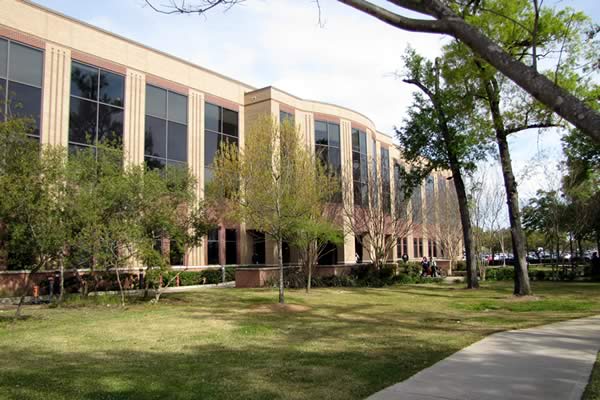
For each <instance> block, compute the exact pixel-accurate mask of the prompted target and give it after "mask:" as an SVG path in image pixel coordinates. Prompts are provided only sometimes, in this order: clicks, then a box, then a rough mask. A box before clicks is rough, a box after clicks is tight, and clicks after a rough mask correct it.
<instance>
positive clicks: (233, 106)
mask: <svg viewBox="0 0 600 400" xmlns="http://www.w3.org/2000/svg"><path fill="white" fill-rule="evenodd" d="M204 101H206V102H208V103H212V104H215V105H217V106H221V107H224V108H227V109H229V110H233V111H239V110H240V105H239V104H237V103H234V102H233V101H229V100H226V99H224V98H222V97H219V96H215V95H212V94H208V93H206V95H205V96H204Z"/></svg>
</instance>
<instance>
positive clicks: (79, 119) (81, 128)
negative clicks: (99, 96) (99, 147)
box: [69, 97, 97, 144]
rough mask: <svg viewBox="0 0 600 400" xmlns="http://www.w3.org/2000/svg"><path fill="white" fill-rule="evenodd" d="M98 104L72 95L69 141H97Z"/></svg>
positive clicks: (90, 142)
mask: <svg viewBox="0 0 600 400" xmlns="http://www.w3.org/2000/svg"><path fill="white" fill-rule="evenodd" d="M96 118H97V104H96V103H94V102H91V101H86V100H82V99H77V98H74V97H71V109H70V113H69V141H71V142H77V143H87V144H92V143H95V139H96Z"/></svg>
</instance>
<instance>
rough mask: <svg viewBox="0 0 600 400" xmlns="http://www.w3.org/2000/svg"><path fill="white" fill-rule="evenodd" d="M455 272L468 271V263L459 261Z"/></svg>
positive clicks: (455, 265) (455, 266) (455, 264)
mask: <svg viewBox="0 0 600 400" xmlns="http://www.w3.org/2000/svg"><path fill="white" fill-rule="evenodd" d="M454 270H455V271H466V270H467V262H466V261H462V260H461V261H457V262H455V263H454Z"/></svg>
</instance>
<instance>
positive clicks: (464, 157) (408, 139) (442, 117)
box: [396, 50, 489, 288]
mask: <svg viewBox="0 0 600 400" xmlns="http://www.w3.org/2000/svg"><path fill="white" fill-rule="evenodd" d="M404 63H405V68H406V74H405V77H404V79H403V81H404V82H405V83H408V84H411V85H413V86H415V87H417V88H418V89H419V92H416V93H414V94H413V104H412V106H411V108H410V109H409V112H408V117H407V118H406V120H405V121H404V125H403V126H402V127H401V128H400V129H397V130H396V133H397V137H398V140H399V142H400V147H399V149H400V151H401V153H402V156H403V158H404V159H405V160H406V161H407V162H408V163H409V164H410V166H411V169H410V170H409V171H407V174H406V179H407V181H409V182H413V184H411V185H408V188H411V187H415V186H416V184H418V183H420V182H421V181H422V180H423V179H425V178H426V177H427V176H429V175H430V174H431V173H432V171H434V170H436V169H447V170H450V171H451V173H452V182H453V183H454V188H455V190H456V195H457V199H458V207H459V210H460V220H461V224H462V230H463V244H464V246H465V252H466V261H467V287H468V288H477V287H479V283H478V279H477V263H476V259H475V257H476V256H475V249H474V246H473V229H472V225H471V216H470V210H469V204H468V197H467V192H466V187H465V182H464V173H465V172H468V171H473V170H474V169H475V168H476V164H477V162H478V161H479V160H481V159H483V158H484V157H485V155H486V153H487V146H486V143H487V142H488V139H487V138H488V135H489V128H488V125H487V124H486V121H484V120H480V119H477V118H465V115H471V114H472V112H471V109H472V107H474V105H473V97H472V94H471V93H470V92H469V91H468V88H465V87H464V86H461V85H457V84H451V83H449V82H447V81H446V80H442V77H441V75H442V70H446V68H447V66H446V65H445V64H442V63H441V62H438V61H437V60H436V62H435V63H433V62H431V61H428V60H426V59H424V58H423V57H421V56H419V55H418V54H416V53H415V52H414V51H413V50H408V51H407V54H406V55H405V57H404Z"/></svg>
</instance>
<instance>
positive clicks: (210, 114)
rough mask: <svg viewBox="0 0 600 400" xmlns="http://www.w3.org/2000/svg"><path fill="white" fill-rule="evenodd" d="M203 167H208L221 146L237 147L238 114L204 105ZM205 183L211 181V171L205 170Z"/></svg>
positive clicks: (218, 107)
mask: <svg viewBox="0 0 600 400" xmlns="http://www.w3.org/2000/svg"><path fill="white" fill-rule="evenodd" d="M204 113H205V115H204V127H205V131H204V166H205V167H206V168H208V167H210V165H211V164H212V163H213V161H214V159H215V156H216V154H217V151H218V150H219V148H220V147H221V146H222V145H226V144H230V145H234V146H236V147H237V146H238V139H237V136H238V124H239V122H238V112H237V111H233V110H228V109H226V108H223V107H220V106H217V105H214V104H210V103H205V104H204ZM204 176H205V179H204V181H205V183H207V182H208V181H209V180H210V179H212V171H211V170H209V169H205V173H204Z"/></svg>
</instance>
